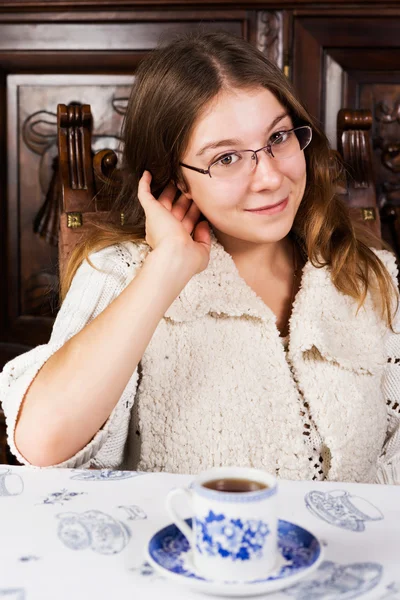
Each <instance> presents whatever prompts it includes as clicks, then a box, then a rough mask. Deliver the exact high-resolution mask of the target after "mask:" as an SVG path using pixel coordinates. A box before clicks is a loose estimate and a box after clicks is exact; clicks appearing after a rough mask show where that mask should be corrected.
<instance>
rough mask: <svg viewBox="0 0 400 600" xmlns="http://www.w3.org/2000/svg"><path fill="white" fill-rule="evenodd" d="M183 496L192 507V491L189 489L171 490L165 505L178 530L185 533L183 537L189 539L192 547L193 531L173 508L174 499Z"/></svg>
mask: <svg viewBox="0 0 400 600" xmlns="http://www.w3.org/2000/svg"><path fill="white" fill-rule="evenodd" d="M181 494H185V495H186V497H187V498H188V499H189V503H190V506H192V492H191V490H188V489H187V488H177V489H175V490H171V491H170V492H169V494H168V495H167V499H166V501H165V504H166V508H167V511H168V514H169V516H170V517H171V519H172V520H173V522H174V523H175V525H176V526H177V528H178V529H179V530H180V531H181V532H182V533H183V535H184V536H185V538H186V539H187V541H188V542H189V544H190V545H192V542H191V539H192V535H193V530H192V528H191V527H189V525H188V524H187V523H186V522H185V521H184V520H183V519H182V518H181V517H180V516H179V515H178V513H177V512H176V511H175V508H174V506H173V501H174V499H175V498H176V497H177V496H180V495H181Z"/></svg>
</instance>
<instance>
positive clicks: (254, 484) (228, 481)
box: [202, 477, 268, 494]
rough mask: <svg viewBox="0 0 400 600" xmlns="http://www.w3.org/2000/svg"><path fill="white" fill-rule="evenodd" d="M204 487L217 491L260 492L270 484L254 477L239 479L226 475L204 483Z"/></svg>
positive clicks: (236, 492) (235, 492)
mask: <svg viewBox="0 0 400 600" xmlns="http://www.w3.org/2000/svg"><path fill="white" fill-rule="evenodd" d="M202 485H203V487H205V488H208V489H209V490H215V491H217V492H227V493H230V494H232V493H234V494H243V493H246V492H258V491H259V490H265V489H267V488H268V486H267V485H266V484H265V483H262V482H261V481H254V480H253V479H238V478H233V477H224V478H220V479H212V480H211V481H206V482H205V483H203V484H202Z"/></svg>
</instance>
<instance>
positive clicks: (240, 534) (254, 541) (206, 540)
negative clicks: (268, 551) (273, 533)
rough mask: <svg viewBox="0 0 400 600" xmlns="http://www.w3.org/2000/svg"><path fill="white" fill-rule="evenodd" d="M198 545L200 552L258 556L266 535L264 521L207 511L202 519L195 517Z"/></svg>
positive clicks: (241, 557)
mask: <svg viewBox="0 0 400 600" xmlns="http://www.w3.org/2000/svg"><path fill="white" fill-rule="evenodd" d="M194 529H195V531H196V532H197V534H196V536H195V537H196V540H197V544H196V546H197V549H198V551H199V552H200V553H201V554H207V555H208V556H217V555H219V556H221V557H222V558H230V559H231V560H233V561H236V560H242V561H244V560H249V559H250V558H253V557H261V556H262V554H263V548H264V544H265V540H266V538H267V536H268V535H269V534H270V530H269V527H268V525H267V523H263V522H262V521H259V520H256V519H252V520H247V521H243V520H242V519H228V518H227V517H226V516H225V515H223V514H216V513H214V512H213V511H212V510H210V511H209V513H208V515H207V516H206V517H205V519H197V518H195V520H194Z"/></svg>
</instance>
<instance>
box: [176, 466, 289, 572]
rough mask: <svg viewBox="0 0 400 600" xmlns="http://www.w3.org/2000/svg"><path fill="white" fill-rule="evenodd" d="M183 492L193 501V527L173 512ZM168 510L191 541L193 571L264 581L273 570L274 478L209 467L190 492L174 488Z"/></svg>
mask: <svg viewBox="0 0 400 600" xmlns="http://www.w3.org/2000/svg"><path fill="white" fill-rule="evenodd" d="M242 484H243V485H242ZM222 489H224V490H228V491H221V490H222ZM233 490H235V491H233ZM182 494H185V495H186V497H187V498H188V500H189V502H190V506H191V511H192V514H193V519H192V527H190V525H189V524H188V523H187V522H186V521H185V520H184V519H182V518H181V517H180V516H179V515H178V514H177V512H176V510H175V508H174V501H175V498H176V497H177V496H178V495H182ZM166 507H167V510H168V512H169V514H170V516H171V518H172V520H173V522H174V523H175V525H176V526H177V527H178V528H179V529H180V530H181V532H182V533H183V535H184V536H185V537H186V538H187V540H188V541H189V543H190V546H191V552H192V560H193V563H194V567H195V568H196V570H197V572H198V573H199V574H200V575H202V576H203V577H206V578H207V579H212V580H214V581H226V582H228V581H229V582H232V581H238V582H239V581H241V582H247V581H254V580H257V579H265V578H266V577H268V574H269V573H270V572H271V571H272V570H273V569H274V567H275V565H276V560H277V525H278V518H277V481H276V478H275V477H274V476H273V475H270V474H268V473H266V472H264V471H261V470H259V469H251V468H246V467H243V468H242V467H217V468H214V469H210V470H208V471H206V472H204V473H201V474H200V475H198V476H197V477H196V479H195V480H194V482H193V483H192V484H191V486H190V487H189V488H178V489H174V490H172V491H171V492H170V493H169V494H168V496H167V500H166Z"/></svg>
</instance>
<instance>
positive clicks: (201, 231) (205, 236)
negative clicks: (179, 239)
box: [193, 221, 211, 251]
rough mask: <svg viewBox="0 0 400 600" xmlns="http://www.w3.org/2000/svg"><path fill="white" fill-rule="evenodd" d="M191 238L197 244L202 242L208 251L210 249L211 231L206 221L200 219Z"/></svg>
mask: <svg viewBox="0 0 400 600" xmlns="http://www.w3.org/2000/svg"><path fill="white" fill-rule="evenodd" d="M193 239H194V241H195V242H198V243H199V244H203V245H204V246H206V247H207V249H208V251H210V249H211V231H210V226H209V224H208V221H200V223H198V225H196V228H195V230H194V232H193Z"/></svg>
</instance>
